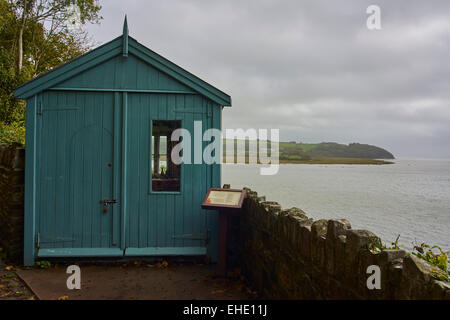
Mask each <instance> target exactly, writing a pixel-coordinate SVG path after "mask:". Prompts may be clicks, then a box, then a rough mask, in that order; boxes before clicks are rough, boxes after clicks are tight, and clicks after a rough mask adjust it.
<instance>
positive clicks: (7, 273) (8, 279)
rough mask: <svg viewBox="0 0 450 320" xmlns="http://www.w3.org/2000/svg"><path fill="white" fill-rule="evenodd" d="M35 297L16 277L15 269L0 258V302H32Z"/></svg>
mask: <svg viewBox="0 0 450 320" xmlns="http://www.w3.org/2000/svg"><path fill="white" fill-rule="evenodd" d="M34 299H36V297H35V295H34V294H33V293H32V292H31V291H30V290H29V289H28V287H27V286H26V285H25V284H24V282H23V281H22V280H21V279H20V278H19V277H18V276H17V274H16V268H15V267H14V266H13V265H9V264H6V263H4V262H3V261H2V259H1V258H0V300H34Z"/></svg>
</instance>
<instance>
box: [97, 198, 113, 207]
mask: <svg viewBox="0 0 450 320" xmlns="http://www.w3.org/2000/svg"><path fill="white" fill-rule="evenodd" d="M100 203H101V204H103V205H104V206H107V205H110V204H114V203H117V200H115V199H112V200H100Z"/></svg>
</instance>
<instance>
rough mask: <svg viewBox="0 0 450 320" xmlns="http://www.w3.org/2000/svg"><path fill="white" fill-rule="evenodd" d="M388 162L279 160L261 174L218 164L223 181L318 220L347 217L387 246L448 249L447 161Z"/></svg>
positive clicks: (247, 167)
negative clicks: (274, 168)
mask: <svg viewBox="0 0 450 320" xmlns="http://www.w3.org/2000/svg"><path fill="white" fill-rule="evenodd" d="M394 161H395V164H392V165H340V164H339V165H308V164H281V165H280V168H279V171H278V174H276V175H274V176H262V175H260V173H259V168H260V165H230V164H228V165H227V164H224V165H223V166H222V181H223V183H230V184H231V187H232V188H242V187H249V188H251V189H252V190H255V191H257V192H258V195H259V196H262V195H265V196H266V198H267V200H271V201H277V202H278V203H280V204H281V205H282V207H283V208H290V207H298V208H300V209H302V210H304V211H305V212H306V214H307V215H308V216H309V217H311V218H314V219H315V220H317V219H322V218H324V219H330V218H346V219H347V220H349V221H350V223H351V225H352V228H353V229H366V230H370V231H372V232H374V233H375V234H376V235H378V236H379V237H380V238H381V239H382V240H383V242H386V243H387V244H390V243H391V242H392V241H394V240H395V238H396V237H397V235H400V239H399V243H400V245H401V246H402V247H403V248H405V249H407V250H411V248H412V247H413V246H414V245H420V244H421V243H422V242H425V243H427V244H431V245H439V246H440V247H441V248H443V249H444V250H446V251H449V250H450V159H449V160H446V159H445V160H442V159H439V160H430V159H426V160H424V159H396V160H394Z"/></svg>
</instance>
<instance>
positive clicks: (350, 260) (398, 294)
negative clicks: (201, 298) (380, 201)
mask: <svg viewBox="0 0 450 320" xmlns="http://www.w3.org/2000/svg"><path fill="white" fill-rule="evenodd" d="M232 220H233V221H232V222H231V223H230V225H232V226H233V231H232V232H230V233H229V236H230V238H233V239H230V240H229V244H228V246H229V250H228V251H229V257H230V260H229V264H230V266H231V267H240V269H241V272H242V274H243V275H244V276H245V277H246V278H247V280H248V281H249V283H250V285H251V286H253V287H254V289H255V290H257V291H258V292H260V293H261V294H262V295H263V297H264V298H267V299H450V283H448V282H442V281H437V280H435V279H434V278H433V277H432V274H433V273H434V272H437V273H439V271H440V270H439V269H438V268H436V267H434V266H432V265H431V264H429V263H427V262H425V261H423V260H421V259H419V258H417V257H415V256H413V255H410V254H407V253H405V251H403V250H384V251H381V252H380V253H372V251H371V250H369V247H370V244H371V243H374V242H375V241H376V240H377V236H376V235H375V234H373V233H372V232H370V231H366V230H353V229H351V226H350V223H349V222H348V221H347V220H345V219H340V220H317V221H313V220H312V219H310V218H308V217H307V216H306V215H305V213H304V212H303V211H302V210H300V209H298V208H291V209H288V210H282V208H281V206H280V205H279V204H278V203H276V202H272V201H266V200H265V197H258V195H257V193H256V192H253V191H251V190H250V189H247V199H246V200H245V202H244V207H243V209H242V211H241V212H240V214H238V215H235V216H234V217H233V219H232ZM370 265H377V266H379V267H380V271H381V289H372V290H369V289H368V287H367V279H368V277H369V276H370V275H371V274H372V273H369V274H368V273H367V267H368V266H370Z"/></svg>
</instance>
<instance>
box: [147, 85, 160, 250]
mask: <svg viewBox="0 0 450 320" xmlns="http://www.w3.org/2000/svg"><path fill="white" fill-rule="evenodd" d="M148 108H149V112H150V119H149V121H148V124H149V125H148V126H149V130H148V131H149V139H150V144H151V145H150V149H149V153H150V152H151V150H152V149H153V143H152V134H153V133H152V129H153V120H155V119H157V118H158V95H156V94H151V95H149V106H148ZM150 156H151V154H150ZM149 165H150V164H149ZM149 177H150V179H149V186H148V190H149V191H150V194H149V196H148V208H149V210H148V216H149V218H148V230H147V231H148V236H147V239H148V240H147V243H148V245H149V246H150V247H156V246H157V214H158V210H157V203H156V199H157V197H158V195H156V194H154V193H152V192H151V190H152V182H151V172H150V175H149Z"/></svg>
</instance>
